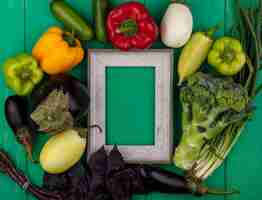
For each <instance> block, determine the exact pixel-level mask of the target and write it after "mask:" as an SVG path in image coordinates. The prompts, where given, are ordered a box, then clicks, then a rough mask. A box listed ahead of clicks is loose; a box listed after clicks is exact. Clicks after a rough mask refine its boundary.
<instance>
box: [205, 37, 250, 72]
mask: <svg viewBox="0 0 262 200" xmlns="http://www.w3.org/2000/svg"><path fill="white" fill-rule="evenodd" d="M208 63H209V64H210V65H212V66H213V67H214V68H215V69H216V70H217V71H218V72H219V73H221V74H223V75H227V76H231V75H235V74H237V73H238V72H239V71H240V70H241V69H242V68H243V66H244V64H245V63H246V54H245V53H244V51H243V48H242V45H241V43H240V42H239V41H238V40H237V39H235V38H231V37H226V36H225V37H222V38H220V39H218V40H216V41H215V43H214V45H213V47H212V49H211V51H210V52H209V54H208Z"/></svg>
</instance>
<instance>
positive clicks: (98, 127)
mask: <svg viewBox="0 0 262 200" xmlns="http://www.w3.org/2000/svg"><path fill="white" fill-rule="evenodd" d="M87 128H88V129H93V128H97V129H98V131H99V133H102V132H103V129H102V128H101V126H99V125H98V124H94V125H89V126H88V127H87Z"/></svg>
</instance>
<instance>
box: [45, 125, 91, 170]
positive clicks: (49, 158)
mask: <svg viewBox="0 0 262 200" xmlns="http://www.w3.org/2000/svg"><path fill="white" fill-rule="evenodd" d="M85 135H86V130H83V129H70V130H66V131H63V132H62V133H59V134H57V135H54V136H53V137H51V138H50V139H49V140H48V141H47V143H46V144H45V145H44V147H43V149H42V151H41V153H40V164H41V167H42V168H43V169H44V170H45V171H46V172H48V173H50V174H59V173H63V172H65V171H66V170H68V169H69V168H71V167H72V166H73V165H74V164H76V163H77V162H78V161H79V160H80V158H81V157H82V155H83V153H84V152H85V149H86V137H85Z"/></svg>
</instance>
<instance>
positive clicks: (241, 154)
mask: <svg viewBox="0 0 262 200" xmlns="http://www.w3.org/2000/svg"><path fill="white" fill-rule="evenodd" d="M257 5H258V0H251V1H244V0H242V1H241V6H244V7H254V6H257ZM225 10H226V12H225V14H226V15H225V18H226V24H225V25H226V29H227V31H229V30H230V29H231V28H232V25H233V24H234V22H236V18H235V13H234V12H232V11H233V10H235V2H234V0H226V8H225ZM261 78H262V76H260V79H259V80H258V82H260V83H261V80H262V79H261ZM255 105H256V107H257V109H256V111H255V116H254V117H253V118H252V119H251V121H250V122H249V123H248V124H247V126H246V127H245V129H244V131H243V132H242V134H241V136H240V138H239V140H238V142H237V143H236V145H235V146H234V147H233V149H232V152H231V153H230V154H229V156H228V159H227V161H226V176H225V178H226V182H227V188H228V189H230V188H237V189H238V190H240V195H234V196H228V197H226V199H228V200H246V199H250V200H251V199H252V200H253V199H259V198H261V196H262V190H261V177H262V174H261V172H262V160H261V157H260V156H259V155H260V154H261V152H262V140H261V116H262V109H261V108H262V96H261V95H260V96H258V97H257V98H256V102H255Z"/></svg>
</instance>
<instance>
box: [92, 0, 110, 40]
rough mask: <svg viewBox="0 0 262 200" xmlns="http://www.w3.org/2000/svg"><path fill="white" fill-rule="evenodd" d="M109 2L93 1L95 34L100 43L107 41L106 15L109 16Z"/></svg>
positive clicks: (103, 0)
mask: <svg viewBox="0 0 262 200" xmlns="http://www.w3.org/2000/svg"><path fill="white" fill-rule="evenodd" d="M107 8H108V1H107V0H93V10H94V16H93V18H94V20H95V33H96V39H97V40H98V41H100V42H106V41H107V34H106V26H105V23H106V15H107Z"/></svg>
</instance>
